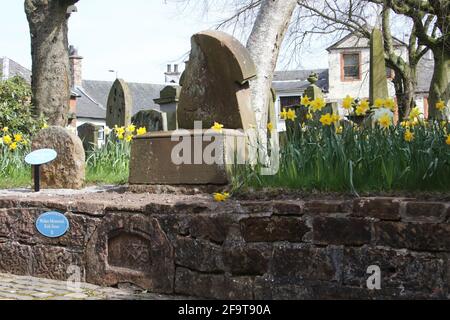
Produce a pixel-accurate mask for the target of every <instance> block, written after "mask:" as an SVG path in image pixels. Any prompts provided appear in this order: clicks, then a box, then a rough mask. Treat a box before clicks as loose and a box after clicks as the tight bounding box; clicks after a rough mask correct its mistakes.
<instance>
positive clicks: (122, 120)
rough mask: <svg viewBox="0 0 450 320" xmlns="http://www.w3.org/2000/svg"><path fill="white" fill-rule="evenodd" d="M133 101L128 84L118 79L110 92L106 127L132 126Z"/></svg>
mask: <svg viewBox="0 0 450 320" xmlns="http://www.w3.org/2000/svg"><path fill="white" fill-rule="evenodd" d="M132 108H133V99H132V96H131V91H130V89H129V88H128V85H127V84H126V82H125V81H124V80H122V79H117V80H116V81H115V82H114V84H113V86H112V88H111V91H110V92H109V96H108V108H107V111H106V125H107V126H108V127H110V128H114V127H115V126H116V125H117V126H119V127H124V126H128V125H129V124H131V113H132Z"/></svg>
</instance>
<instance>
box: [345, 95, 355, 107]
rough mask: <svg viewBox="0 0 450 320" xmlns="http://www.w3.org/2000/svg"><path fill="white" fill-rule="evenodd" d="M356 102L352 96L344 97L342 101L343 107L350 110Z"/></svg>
mask: <svg viewBox="0 0 450 320" xmlns="http://www.w3.org/2000/svg"><path fill="white" fill-rule="evenodd" d="M354 102H355V99H353V98H352V97H350V96H347V97H345V98H344V100H343V102H342V107H343V108H344V109H346V110H350V109H351V108H352V107H353V103H354Z"/></svg>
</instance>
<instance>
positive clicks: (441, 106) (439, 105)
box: [436, 100, 446, 112]
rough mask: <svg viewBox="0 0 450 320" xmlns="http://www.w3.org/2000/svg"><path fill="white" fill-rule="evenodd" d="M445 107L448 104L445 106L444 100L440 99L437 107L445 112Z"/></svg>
mask: <svg viewBox="0 0 450 320" xmlns="http://www.w3.org/2000/svg"><path fill="white" fill-rule="evenodd" d="M445 108H446V106H445V102H444V101H442V100H439V101H438V102H437V103H436V109H437V110H438V111H440V112H443V111H444V110H445Z"/></svg>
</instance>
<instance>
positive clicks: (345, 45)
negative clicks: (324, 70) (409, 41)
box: [327, 32, 407, 51]
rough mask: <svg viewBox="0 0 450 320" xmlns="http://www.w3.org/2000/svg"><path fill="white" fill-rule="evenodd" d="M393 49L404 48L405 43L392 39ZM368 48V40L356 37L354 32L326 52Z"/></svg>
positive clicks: (359, 36)
mask: <svg viewBox="0 0 450 320" xmlns="http://www.w3.org/2000/svg"><path fill="white" fill-rule="evenodd" d="M393 42H394V47H406V46H407V45H406V43H404V42H403V41H401V40H399V39H397V38H395V37H393ZM356 48H370V39H368V38H366V37H363V36H361V35H358V34H357V33H356V32H352V33H349V34H348V35H346V36H345V37H343V38H342V39H340V40H339V41H337V42H336V43H334V44H332V45H331V46H329V47H328V48H327V51H332V50H341V49H356Z"/></svg>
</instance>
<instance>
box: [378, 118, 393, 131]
mask: <svg viewBox="0 0 450 320" xmlns="http://www.w3.org/2000/svg"><path fill="white" fill-rule="evenodd" d="M378 124H379V125H380V127H382V128H383V129H387V128H389V127H390V126H391V125H392V120H391V117H390V116H389V115H388V114H384V115H382V116H381V117H380V119H378Z"/></svg>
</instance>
